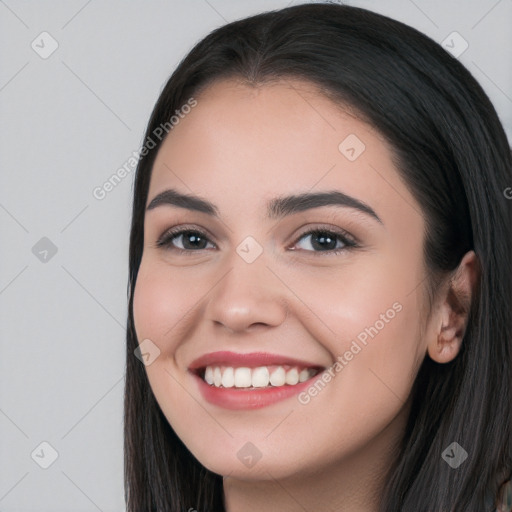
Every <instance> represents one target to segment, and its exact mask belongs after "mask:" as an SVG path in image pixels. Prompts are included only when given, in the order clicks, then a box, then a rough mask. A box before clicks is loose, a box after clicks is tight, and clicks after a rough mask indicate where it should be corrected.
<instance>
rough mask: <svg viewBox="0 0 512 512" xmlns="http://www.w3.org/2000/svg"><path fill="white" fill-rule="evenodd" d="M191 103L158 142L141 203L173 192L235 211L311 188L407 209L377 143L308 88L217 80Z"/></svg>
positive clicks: (371, 132)
mask: <svg viewBox="0 0 512 512" xmlns="http://www.w3.org/2000/svg"><path fill="white" fill-rule="evenodd" d="M195 99H196V101H197V105H196V106H195V107H194V108H193V109H191V110H190V111H189V113H188V114H185V115H183V118H182V119H180V121H179V123H178V124H177V125H175V126H174V127H173V129H172V131H171V132H170V134H169V135H168V136H167V138H166V139H165V140H164V142H163V143H162V146H161V148H160V150H159V152H158V155H157V158H156V160H155V164H154V166H153V172H152V178H151V183H150V191H149V194H148V201H149V200H151V198H152V197H153V196H154V195H155V194H157V193H159V192H161V191H162V190H165V189H166V188H171V187H172V188H176V189H180V190H181V191H183V192H185V193H190V192H192V193H194V194H196V195H201V196H204V197H208V198H211V199H212V200H213V201H214V202H215V203H216V204H219V205H220V206H221V209H222V203H225V206H226V208H227V207H228V206H229V208H230V209H231V210H234V209H236V210H237V211H242V210H243V211H244V212H245V211H246V209H247V208H249V207H253V208H255V209H257V208H262V207H263V204H264V203H265V201H266V200H267V199H268V198H271V197H275V196H276V195H277V194H284V193H286V194H291V193H297V194H299V193H304V192H305V191H309V190H312V189H318V190H319V189H321V190H327V189H330V190H332V189H338V190H342V191H343V192H344V193H348V194H350V195H353V196H355V197H360V198H361V199H362V200H364V201H365V202H367V203H370V202H373V203H374V204H376V205H379V204H382V205H387V207H390V208H394V209H399V210H400V209H401V210H404V209H405V210H410V209H411V204H414V203H415V201H414V199H413V198H412V196H411V195H410V193H409V191H408V190H407V188H406V187H405V186H404V184H403V183H402V182H401V180H400V178H399V175H398V173H397V170H396V168H395V165H394V162H393V160H392V152H391V149H390V147H389V145H388V144H387V142H386V140H385V139H384V137H383V136H382V135H381V134H380V133H379V132H378V131H377V130H376V129H375V128H374V127H372V126H371V125H369V124H367V123H365V122H363V121H361V120H360V119H358V118H357V117H356V116H355V113H354V111H353V110H352V109H350V108H349V107H345V106H342V105H339V104H336V103H334V102H333V101H331V100H330V99H328V98H327V97H326V96H325V95H323V94H322V93H321V92H320V91H319V90H318V88H317V87H316V86H314V85H312V84H310V83H307V82H303V81H299V80H282V81H278V82H275V83H272V84H266V85H259V86H250V85H246V84H243V83H241V82H240V81H237V80H224V81H218V82H216V83H214V84H212V85H210V86H209V87H207V88H206V89H204V90H203V91H202V92H201V93H200V94H199V95H198V96H197V97H196V98H195ZM376 208H378V206H376ZM402 213H403V211H402Z"/></svg>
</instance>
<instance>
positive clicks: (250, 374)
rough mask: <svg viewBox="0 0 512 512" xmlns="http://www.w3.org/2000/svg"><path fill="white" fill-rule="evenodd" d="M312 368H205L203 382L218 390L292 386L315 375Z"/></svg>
mask: <svg viewBox="0 0 512 512" xmlns="http://www.w3.org/2000/svg"><path fill="white" fill-rule="evenodd" d="M316 373H317V372H316V371H315V370H313V369H312V368H303V369H302V370H299V368H297V367H291V368H290V367H289V366H286V367H284V366H270V367H268V366H259V367H257V368H247V367H240V368H233V367H231V366H222V367H221V366H207V367H206V369H205V372H204V380H205V381H206V382H207V383H208V384H209V385H210V386H211V385H213V386H215V387H217V388H220V387H221V386H222V387H224V388H250V387H252V388H266V387H269V386H274V387H280V386H284V385H288V386H294V385H295V384H298V383H299V382H305V381H306V380H308V379H309V378H311V377H312V376H314V375H316Z"/></svg>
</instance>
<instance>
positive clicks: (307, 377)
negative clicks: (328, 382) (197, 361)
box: [206, 369, 309, 382]
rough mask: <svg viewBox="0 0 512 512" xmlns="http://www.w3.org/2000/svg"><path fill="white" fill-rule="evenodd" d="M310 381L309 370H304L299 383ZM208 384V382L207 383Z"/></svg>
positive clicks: (300, 374)
mask: <svg viewBox="0 0 512 512" xmlns="http://www.w3.org/2000/svg"><path fill="white" fill-rule="evenodd" d="M308 379H309V370H307V369H304V370H302V371H301V372H300V373H299V382H304V381H305V380H308ZM206 382H208V381H206Z"/></svg>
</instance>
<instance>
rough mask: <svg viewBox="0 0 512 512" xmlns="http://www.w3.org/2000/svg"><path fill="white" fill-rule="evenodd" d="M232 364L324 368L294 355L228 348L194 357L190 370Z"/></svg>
mask: <svg viewBox="0 0 512 512" xmlns="http://www.w3.org/2000/svg"><path fill="white" fill-rule="evenodd" d="M214 365H217V366H232V367H241V366H244V367H249V368H256V367H258V366H272V365H277V366H284V365H289V366H299V367H301V368H324V366H323V365H320V364H317V363H312V362H310V361H304V360H301V359H296V358H293V357H288V356H284V355H279V354H271V353H268V352H247V353H238V352H231V351H228V350H221V351H218V352H210V353H208V354H204V355H202V356H200V357H198V358H197V359H194V361H192V363H191V364H190V365H189V370H192V371H194V370H200V369H202V368H206V367H207V366H214Z"/></svg>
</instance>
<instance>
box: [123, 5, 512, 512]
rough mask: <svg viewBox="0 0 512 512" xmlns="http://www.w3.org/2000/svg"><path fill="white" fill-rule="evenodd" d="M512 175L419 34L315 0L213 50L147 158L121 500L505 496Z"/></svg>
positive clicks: (219, 34)
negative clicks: (511, 195)
mask: <svg viewBox="0 0 512 512" xmlns="http://www.w3.org/2000/svg"><path fill="white" fill-rule="evenodd" d="M511 169H512V163H511V151H510V147H509V145H508V142H507V139H506V136H505V133H504V131H503V128H502V126H501V124H500V122H499V120H498V117H497V114H496V112H495V110H494V108H493V106H492V104H491V102H490V101H489V99H488V98H487V96H486V95H485V93H484V92H483V90H482V88H481V87H480V86H479V85H478V84H477V82H476V81H475V80H474V79H473V78H472V76H471V75H470V73H469V72H468V71H467V70H466V69H465V68H464V67H463V66H462V65H461V64H460V63H459V62H458V61H457V60H456V59H454V58H452V57H451V56H450V55H449V54H448V53H446V52H445V51H444V50H443V49H442V48H441V47H440V46H439V45H437V44H436V43H435V42H433V41H432V40H430V39H429V38H427V37H426V36H424V35H422V34H421V33H419V32H418V31H416V30H414V29H412V28H410V27H407V26H405V25H404V24H402V23H399V22H397V21H394V20H391V19H389V18H387V17H384V16H381V15H378V14H375V13H371V12H369V11H366V10H363V9H359V8H354V7H348V6H340V5H333V4H305V5H298V6H294V7H290V8H286V9H282V10H279V11H274V12H268V13H264V14H260V15H257V16H253V17H250V18H247V19H244V20H240V21H236V22H234V23H230V24H228V25H226V26H224V27H221V28H219V29H217V30H215V31H213V32H212V33H211V34H210V35H208V36H207V37H206V38H204V39H203V40H202V41H200V42H199V43H198V44H197V45H196V46H195V48H193V49H192V51H191V52H190V53H189V54H188V55H187V57H186V58H185V59H184V60H183V61H182V62H181V63H180V65H179V66H178V68H177V69H176V71H175V72H174V73H173V75H172V76H171V78H170V79H169V81H168V83H167V84H166V86H165V87H164V89H163V91H162V93H161V95H160V97H159V99H158V101H157V103H156V106H155V108H154V111H153V114H152V116H151V119H150V121H149V125H148V128H147V132H146V138H145V144H144V146H143V148H142V150H141V159H140V162H139V165H138V169H137V176H136V182H135V189H134V202H133V217H132V227H131V239H130V277H129V290H128V291H129V318H128V334H127V374H126V379H127V380H126V389H125V480H126V501H127V510H128V511H129V512H132V511H137V512H138V511H152V510H158V511H170V510H172V511H178V510H198V511H221V510H227V511H229V512H233V511H236V512H238V511H244V512H245V511H252V510H267V511H272V510H281V511H283V510H316V511H323V510H344V511H350V512H356V511H365V512H377V511H378V512H384V511H386V512H396V511H407V512H409V511H411V512H412V511H414V512H422V511H424V512H427V511H430V512H434V511H435V512H441V511H451V512H462V511H465V512H475V511H479V512H480V511H489V512H492V511H494V510H499V511H500V512H501V511H504V510H511V507H510V500H511V497H510V492H511V490H510V482H509V483H508V484H507V483H506V482H507V481H508V479H509V478H510V476H511V472H512V444H511V437H512V435H511V412H512V411H511V404H512V400H511V393H510V391H511V368H512V355H511V354H512V344H511V339H510V332H511V329H512V312H511V308H510V300H511V298H512V273H511V267H510V259H511V256H512V233H511V226H512V204H511V201H510V200H508V199H507V197H506V196H507V194H506V193H504V191H505V190H506V189H507V187H510V185H511V183H512V172H511ZM134 353H135V354H136V355H137V356H138V357H134ZM141 361H142V362H143V363H144V364H141Z"/></svg>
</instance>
